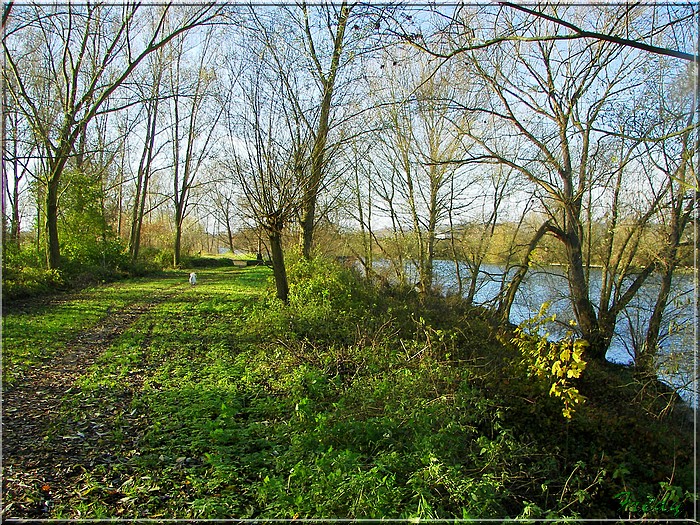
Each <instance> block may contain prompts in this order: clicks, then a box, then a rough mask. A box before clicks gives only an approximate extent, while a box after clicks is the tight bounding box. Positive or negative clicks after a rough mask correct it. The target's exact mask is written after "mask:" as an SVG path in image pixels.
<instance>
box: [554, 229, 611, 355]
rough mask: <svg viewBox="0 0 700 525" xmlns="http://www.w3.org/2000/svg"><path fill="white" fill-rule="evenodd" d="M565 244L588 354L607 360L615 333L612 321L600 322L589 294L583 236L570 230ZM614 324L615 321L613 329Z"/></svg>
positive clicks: (576, 312)
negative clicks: (610, 325) (584, 265)
mask: <svg viewBox="0 0 700 525" xmlns="http://www.w3.org/2000/svg"><path fill="white" fill-rule="evenodd" d="M565 244H566V254H567V258H568V263H569V270H568V281H569V292H570V293H571V303H572V305H573V308H574V315H575V316H576V320H577V321H578V324H579V328H580V330H581V335H582V336H583V338H584V339H585V340H586V341H588V344H589V345H590V346H589V349H588V355H590V356H591V357H593V358H595V359H598V360H605V354H606V353H607V351H608V347H609V346H610V341H611V339H612V335H613V334H612V331H611V330H610V329H609V326H607V325H609V324H610V323H604V324H605V325H606V326H605V327H602V326H601V325H600V324H599V322H598V321H599V320H598V318H597V316H596V313H595V309H594V308H593V303H592V302H591V299H590V297H589V296H588V292H589V290H588V283H587V282H586V272H585V269H584V267H583V250H582V247H581V238H580V236H579V235H578V234H576V233H574V232H568V234H567V235H566V242H565ZM601 321H602V320H601ZM614 326H615V324H614V322H613V323H612V328H613V329H614ZM601 328H604V330H601Z"/></svg>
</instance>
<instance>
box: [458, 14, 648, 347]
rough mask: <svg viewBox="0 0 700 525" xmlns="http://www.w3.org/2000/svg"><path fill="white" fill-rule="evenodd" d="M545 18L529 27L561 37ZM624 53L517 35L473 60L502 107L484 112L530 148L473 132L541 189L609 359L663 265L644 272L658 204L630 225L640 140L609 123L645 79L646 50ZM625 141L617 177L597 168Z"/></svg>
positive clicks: (572, 281) (577, 306) (575, 288)
mask: <svg viewBox="0 0 700 525" xmlns="http://www.w3.org/2000/svg"><path fill="white" fill-rule="evenodd" d="M574 14H576V12H575V11H574ZM602 14H604V15H607V16H608V20H609V22H608V23H609V24H612V26H613V28H614V27H615V26H616V24H619V23H620V20H619V18H618V17H617V16H616V13H615V12H614V11H605V10H604V11H603V13H602ZM572 16H573V15H572ZM602 20H603V19H601V23H603V22H602ZM510 23H511V24H512V23H514V22H513V21H510ZM543 24H546V23H545V22H543V21H542V20H541V19H537V20H535V21H533V22H532V23H531V24H529V25H528V26H527V27H528V31H531V32H532V33H537V34H542V33H543V32H548V33H552V34H556V28H552V27H549V28H546V27H545V28H543V27H541V26H542V25H543ZM623 49H624V48H622V47H621V46H619V45H616V44H610V43H607V42H601V41H593V42H588V41H580V40H576V41H574V42H571V43H569V44H568V45H567V46H562V45H559V44H557V43H555V41H554V40H551V41H542V40H537V41H536V42H534V43H527V44H524V43H522V42H519V41H516V42H512V43H509V44H502V45H501V46H500V47H499V48H498V50H496V49H495V48H491V51H492V53H491V54H490V55H489V57H488V58H487V57H484V56H483V55H478V56H477V55H476V54H474V55H472V60H471V63H472V66H473V68H474V72H475V74H477V75H478V76H479V77H480V78H482V79H483V81H484V82H485V85H487V86H489V88H490V89H491V91H492V92H493V93H494V94H495V95H496V97H497V98H496V102H495V103H494V104H492V105H491V106H489V107H483V108H481V110H482V112H483V113H485V114H487V115H489V118H490V119H492V120H493V121H494V122H501V123H502V124H503V125H507V126H508V129H511V130H512V131H513V132H515V133H517V134H519V135H520V136H521V137H524V138H526V139H527V141H528V142H529V144H530V149H529V151H524V152H520V154H519V155H513V153H512V152H510V151H507V150H505V149H503V148H502V147H500V146H499V145H497V144H495V143H493V141H491V140H489V138H488V136H486V135H481V134H480V133H478V132H477V133H475V132H474V131H475V130H471V132H470V134H471V136H472V137H473V138H475V140H477V141H479V142H480V144H481V146H482V147H483V151H484V156H485V157H490V158H493V159H495V160H497V161H498V162H502V163H504V164H506V165H507V166H509V167H511V168H513V169H515V170H517V171H518V172H520V173H521V174H522V175H524V176H525V177H526V178H527V179H528V180H529V181H530V182H531V183H532V184H534V185H535V187H536V188H537V191H538V192H539V193H540V195H541V196H540V199H541V202H542V204H543V206H544V207H545V209H546V210H547V213H548V214H549V216H550V219H551V220H550V221H548V222H547V223H546V224H547V228H548V230H549V232H551V233H552V234H553V235H555V236H556V237H557V238H558V239H559V241H560V242H561V243H562V246H563V248H564V249H565V251H566V259H567V270H568V275H567V277H568V278H567V282H568V285H569V291H570V298H571V304H572V308H573V312H574V315H575V317H576V320H577V322H578V325H579V329H580V330H581V334H582V336H583V337H584V338H585V339H586V340H587V341H588V342H589V343H590V346H591V349H590V354H591V355H593V356H596V357H599V358H604V356H605V354H606V351H607V349H608V346H609V344H610V341H611V339H612V337H613V335H614V330H615V322H616V318H617V316H618V315H619V313H620V312H621V311H622V310H623V309H624V308H625V307H626V305H627V304H629V302H630V301H631V299H632V298H633V297H634V295H635V294H636V293H637V291H638V290H639V289H640V287H641V286H642V284H643V283H644V281H645V280H646V279H647V278H648V277H649V275H650V274H651V273H652V271H653V267H652V266H647V267H646V268H643V269H639V268H637V267H636V266H635V265H634V264H633V262H634V254H635V253H636V248H637V247H638V242H639V239H640V233H641V228H642V227H643V225H644V224H646V223H647V222H648V221H649V219H650V217H651V215H652V214H653V213H654V210H655V209H656V206H657V204H658V200H651V201H649V202H647V203H645V208H644V209H643V210H641V211H639V212H638V213H636V216H635V217H634V218H632V215H626V216H625V224H624V227H623V225H622V224H621V223H620V219H621V216H620V214H621V213H622V212H623V205H624V200H623V199H622V197H623V193H621V190H622V183H623V180H624V179H625V176H626V175H625V174H626V173H627V172H628V170H629V168H630V166H631V163H632V162H633V160H634V158H635V155H636V152H637V148H638V146H639V143H640V141H639V140H636V141H635V140H629V141H624V140H618V138H617V137H616V136H615V133H614V130H609V129H603V128H604V127H605V125H604V123H603V121H604V118H603V117H604V116H607V115H606V111H608V110H609V109H610V108H611V107H614V104H615V103H616V101H618V100H620V99H621V97H624V95H623V91H624V90H630V89H635V87H636V86H637V85H638V83H639V82H640V80H639V78H638V77H637V76H635V75H634V74H631V73H634V72H635V71H637V70H638V69H635V68H638V66H641V63H642V60H643V59H642V58H641V57H640V56H639V55H637V54H626V55H624V54H623ZM495 51H498V52H495ZM505 57H508V60H505ZM468 109H470V110H474V109H475V108H468ZM615 144H616V145H617V146H615V147H617V149H618V150H619V151H618V152H617V153H616V155H614V156H610V157H609V158H610V160H611V161H613V162H614V163H615V166H614V167H612V176H610V175H606V173H610V171H607V170H601V169H600V166H597V165H596V159H598V158H599V153H600V152H601V151H605V150H606V148H610V147H612V146H611V145H615ZM608 169H610V166H608ZM596 187H597V188H599V190H600V191H603V190H605V189H606V188H607V189H608V190H609V191H610V193H609V194H610V195H611V197H610V199H611V200H610V201H609V202H607V203H606V204H607V205H608V206H609V209H610V215H609V217H608V220H609V230H608V232H609V235H608V240H607V246H608V249H607V253H606V255H605V257H604V260H603V262H602V264H603V284H602V286H601V290H600V294H599V298H598V301H597V304H596V302H594V300H593V299H592V297H591V293H592V290H593V287H592V286H591V282H590V275H589V273H588V270H587V268H588V267H587V264H586V254H585V249H586V230H585V220H586V209H585V201H584V199H585V197H586V195H587V194H588V192H590V191H594V188H596ZM630 211H631V209H630ZM630 220H633V221H634V222H632V223H630Z"/></svg>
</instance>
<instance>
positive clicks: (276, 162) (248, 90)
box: [226, 49, 308, 303]
mask: <svg viewBox="0 0 700 525" xmlns="http://www.w3.org/2000/svg"><path fill="white" fill-rule="evenodd" d="M259 51H260V52H261V53H265V52H266V50H265V49H261V50H259ZM251 59H253V60H254V59H255V57H251ZM250 69H251V70H250V71H249V72H248V74H247V75H245V76H244V77H242V78H241V79H240V82H238V84H239V86H240V93H241V100H240V101H238V100H236V101H229V102H230V104H229V106H228V107H227V111H226V114H227V119H226V121H227V124H228V126H227V128H228V133H229V140H230V143H231V146H232V149H233V148H236V149H237V150H238V151H236V152H232V154H230V155H229V156H228V157H227V160H226V162H227V164H228V171H229V173H231V175H232V176H233V177H234V178H235V179H236V181H237V183H238V186H239V187H240V188H241V192H242V194H243V197H244V202H245V208H246V209H245V210H244V211H245V212H247V215H248V216H249V217H250V218H251V219H253V220H254V221H255V222H256V223H257V224H258V225H259V226H260V227H261V228H262V229H263V230H264V231H265V232H266V234H267V237H268V240H269V243H270V251H271V256H272V266H273V272H274V277H275V286H276V290H277V297H278V298H279V299H280V300H282V301H283V302H285V303H287V302H288V297H289V283H288V281H287V271H286V266H285V261H284V250H283V244H282V240H283V234H284V231H285V228H286V227H287V225H288V224H289V223H290V222H291V221H293V220H294V218H295V217H296V215H297V213H298V212H299V209H300V202H301V192H302V188H303V178H304V176H305V173H306V170H307V168H308V166H307V164H306V162H307V160H308V137H307V136H306V135H304V134H303V129H304V128H303V126H301V125H300V122H299V121H298V114H297V113H295V112H294V111H293V109H290V108H289V107H288V106H287V105H286V102H287V100H288V99H286V98H285V97H284V96H283V94H284V92H283V89H284V87H283V86H282V79H280V77H279V76H278V75H277V74H276V72H274V71H272V72H270V71H269V70H266V69H264V68H258V69H257V70H256V71H253V70H252V69H253V68H250Z"/></svg>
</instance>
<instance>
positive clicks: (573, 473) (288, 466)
mask: <svg viewBox="0 0 700 525" xmlns="http://www.w3.org/2000/svg"><path fill="white" fill-rule="evenodd" d="M197 273H198V284H197V285H196V286H195V287H187V288H184V289H183V291H182V292H181V293H178V294H175V295H173V296H172V298H171V299H170V300H167V301H165V302H162V303H160V304H157V305H155V306H154V307H153V308H152V309H151V310H150V311H149V312H148V313H146V314H144V315H142V316H141V318H140V319H138V320H137V321H136V322H135V323H134V324H133V325H132V326H131V327H130V328H129V329H128V330H126V331H125V332H124V333H123V334H122V335H121V336H120V337H119V338H118V339H117V340H116V341H114V342H113V344H112V345H111V347H110V348H108V349H106V351H105V353H104V354H103V355H102V357H101V358H100V360H99V362H98V363H97V364H96V365H95V366H94V367H92V368H91V369H90V370H87V371H86V373H85V374H84V376H83V377H82V378H81V379H80V381H79V384H78V389H77V391H74V392H71V393H69V394H66V397H65V403H64V406H63V409H62V413H61V416H60V418H59V420H57V421H56V423H55V425H54V427H53V428H54V430H55V432H56V433H64V434H65V433H67V432H68V430H67V429H66V428H65V426H66V425H65V424H62V422H61V421H64V422H67V421H84V422H85V427H86V428H87V427H90V426H91V425H92V426H93V427H95V428H101V429H102V431H101V432H99V434H101V435H97V437H94V435H93V437H91V435H89V434H87V433H86V432H81V433H82V434H83V435H82V437H80V436H79V435H78V437H80V439H85V440H86V441H88V440H90V439H97V440H99V443H102V445H101V446H103V447H104V448H105V450H104V451H103V454H101V455H96V456H95V458H98V459H93V460H92V464H89V465H82V464H81V465H76V466H75V468H74V469H73V475H72V478H71V479H72V484H73V486H72V487H71V490H66V491H64V493H63V494H62V495H61V497H56V498H55V501H53V502H52V503H51V505H50V510H49V513H50V516H49V517H51V518H77V517H81V518H108V517H121V518H154V519H156V518H210V519H211V518H259V519H263V518H382V517H383V518H414V517H420V518H530V519H533V520H535V519H538V518H577V517H584V518H628V517H688V516H690V515H692V508H693V502H692V500H693V498H694V496H693V495H692V494H691V491H692V479H693V474H692V472H693V470H692V469H693V457H692V452H693V450H692V435H691V434H690V432H689V430H688V429H687V428H683V426H682V425H681V424H680V423H679V422H678V421H676V420H674V419H669V418H666V419H663V418H658V417H655V415H654V413H653V408H654V406H655V405H654V402H652V401H648V400H646V399H642V397H641V396H640V395H638V394H639V391H638V390H635V389H634V388H632V387H630V386H629V384H628V383H629V382H630V381H629V377H627V376H625V375H624V374H625V373H626V372H624V371H622V372H621V371H619V370H608V369H607V368H606V367H604V366H601V365H598V366H596V365H593V364H590V365H589V369H588V375H587V378H586V379H585V380H582V381H581V382H580V385H579V388H580V390H581V392H582V394H583V395H585V396H586V397H587V399H586V401H585V402H584V403H583V405H582V406H580V407H578V408H577V410H576V412H575V413H574V415H573V417H572V418H571V420H568V419H566V418H564V417H562V407H561V402H560V401H559V400H557V399H555V398H553V397H551V396H549V395H547V389H546V388H544V387H543V386H542V384H541V383H540V382H538V381H536V380H535V379H534V378H532V377H530V376H529V375H528V374H527V373H526V371H525V370H524V369H523V367H522V366H521V365H520V364H519V363H520V361H521V357H519V354H518V353H517V350H516V349H515V347H514V346H513V345H509V344H503V343H501V342H499V340H498V339H497V338H496V336H495V333H494V332H493V330H492V328H491V327H490V325H489V323H488V322H487V321H486V320H485V318H484V317H483V316H482V315H480V313H479V312H478V311H473V310H470V309H467V308H465V307H463V306H461V305H459V304H452V303H450V302H449V301H446V300H442V299H434V300H431V301H420V300H418V298H416V297H415V296H414V295H413V294H411V293H406V294H397V293H395V292H389V291H383V292H381V293H380V292H379V291H377V290H375V289H373V288H371V287H368V286H365V285H364V284H362V283H360V282H359V281H357V280H356V279H355V278H354V277H353V275H352V274H350V273H348V272H346V271H343V270H340V269H338V268H336V267H335V266H334V265H333V264H330V263H327V262H324V261H322V260H317V261H313V262H311V263H309V262H303V261H298V262H296V263H294V264H292V265H291V268H290V280H291V283H292V291H291V304H290V305H289V306H286V307H285V306H282V305H280V304H279V303H278V302H277V301H276V300H275V299H274V298H273V297H272V295H271V294H272V292H271V290H272V287H271V286H270V284H269V279H270V273H271V272H270V270H269V269H267V268H265V267H254V268H245V269H215V270H213V269H209V270H206V269H199V270H198V271H197ZM179 278H180V279H184V278H185V277H182V276H179ZM173 279H174V277H173ZM162 284H163V281H157V282H156V281H154V282H152V283H151V282H148V281H134V282H132V283H130V284H126V283H122V284H120V285H116V286H114V287H109V288H103V289H101V291H100V292H98V291H95V292H91V294H92V293H94V294H95V295H94V296H93V297H92V298H91V296H90V294H87V295H86V296H85V297H84V298H83V299H80V300H81V301H85V303H84V304H85V305H91V306H90V308H92V309H93V310H95V312H94V313H90V311H91V310H89V309H86V310H85V311H86V312H87V315H86V316H85V317H82V318H81V319H82V321H81V323H84V324H85V325H89V324H90V323H91V322H94V321H95V319H97V318H99V316H100V312H102V313H104V311H102V310H101V309H103V308H106V305H105V304H104V303H105V302H115V304H116V302H117V301H124V302H125V303H126V302H128V301H130V300H131V299H133V298H134V297H135V296H136V295H139V294H145V293H148V287H149V286H162ZM100 294H104V295H101V296H100ZM106 297H109V298H110V299H109V300H108V301H106V300H105V298H106ZM76 304H77V303H76ZM81 304H83V303H81ZM120 304H121V303H120ZM64 307H65V309H66V311H70V310H71V308H72V307H71V306H70V305H64ZM33 315H34V317H32V318H31V322H32V326H34V328H33V329H31V328H29V327H28V326H25V325H23V324H22V321H21V320H20V319H17V318H14V317H13V316H8V318H7V319H6V320H5V322H6V324H5V326H6V329H7V332H8V337H7V339H6V341H5V342H6V348H7V355H9V356H10V360H9V361H8V362H9V363H10V369H11V370H10V371H8V377H14V374H15V372H14V370H15V369H17V368H21V367H22V366H26V365H27V364H28V363H30V362H31V359H27V358H26V355H25V353H26V352H27V351H28V350H26V349H27V348H32V344H31V343H29V342H25V341H24V340H23V339H24V338H25V337H27V338H31V337H33V338H35V339H33V341H43V340H46V341H48V342H49V344H53V345H54V346H55V348H56V351H59V349H60V345H61V343H62V342H63V341H64V340H65V338H66V337H68V336H67V335H66V332H65V330H64V328H65V325H62V324H61V323H59V322H57V321H55V320H54V319H55V317H56V316H57V315H58V314H57V313H56V311H55V310H53V309H50V308H49V309H47V310H45V311H43V312H35V313H34V314H33ZM66 315H68V314H66ZM25 319H27V318H26V317H25ZM54 326H58V328H53V327H54ZM38 327H40V328H38ZM44 327H46V330H44ZM3 337H5V335H4V336H3ZM502 339H503V338H502ZM17 349H24V350H17ZM15 355H17V356H20V357H13V356H15ZM126 390H128V391H129V392H130V393H129V395H128V396H126V397H125V395H124V392H125V391H126ZM125 399H127V400H128V404H126V405H125V403H126V402H125V401H124V400H125ZM115 407H116V408H115ZM105 417H107V418H109V419H110V421H109V422H108V423H109V424H106V423H107V422H105V424H104V425H102V423H100V419H101V418H105ZM62 425H63V426H62ZM81 428H82V427H81ZM91 428H92V427H91ZM87 445H89V443H87V442H86V446H87ZM90 446H92V445H90ZM644 505H646V506H644Z"/></svg>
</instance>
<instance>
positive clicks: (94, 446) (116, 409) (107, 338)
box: [2, 285, 184, 518]
mask: <svg viewBox="0 0 700 525" xmlns="http://www.w3.org/2000/svg"><path fill="white" fill-rule="evenodd" d="M183 289H184V288H183V286H182V285H176V286H173V287H168V288H165V289H162V290H161V291H159V292H158V293H156V294H154V295H153V296H151V297H149V298H148V300H146V301H144V302H139V303H135V304H131V305H129V306H127V307H126V308H124V309H122V310H118V311H113V312H110V313H109V314H108V315H107V316H106V317H104V318H103V319H102V320H100V322H98V323H97V325H96V326H94V327H92V328H89V329H87V330H85V331H83V332H80V333H79V334H77V335H76V337H75V338H74V339H73V340H72V341H71V342H70V343H68V344H67V345H66V349H65V352H60V353H57V357H56V358H55V359H51V360H49V361H47V362H46V363H45V364H43V365H42V366H40V367H35V368H32V369H30V370H28V371H27V373H26V374H25V376H24V377H23V378H22V380H21V381H20V382H19V383H18V384H17V385H14V386H12V387H10V388H8V389H7V390H6V391H4V392H3V393H2V463H3V465H2V472H3V478H2V494H3V497H2V505H3V509H2V516H3V518H14V517H17V518H50V517H51V508H52V507H53V506H54V505H55V504H56V503H57V502H60V501H61V500H62V499H63V498H64V497H65V496H66V495H67V494H68V491H75V490H76V487H75V485H76V479H75V478H76V477H79V476H81V475H83V474H85V473H86V472H89V470H90V469H91V468H93V467H94V466H95V465H98V464H106V465H109V464H112V463H114V462H115V461H120V460H121V459H122V458H118V457H115V456H113V455H112V454H108V453H105V450H108V451H109V450H114V449H113V448H112V447H109V446H105V445H106V443H105V442H104V441H105V439H109V435H110V434H111V433H110V430H111V428H112V427H113V420H114V416H117V415H119V416H120V420H121V423H120V426H124V425H126V426H128V427H129V428H131V430H132V432H131V433H130V436H129V437H128V438H127V439H126V441H127V442H126V443H124V442H122V443H120V444H119V447H117V448H118V449H119V450H123V449H125V448H127V449H128V448H129V447H128V445H129V444H130V443H129V440H132V441H133V440H135V439H137V438H138V433H137V432H133V430H134V429H135V428H138V426H139V425H141V426H143V425H145V424H146V422H145V418H144V417H143V416H141V415H138V414H135V413H129V412H128V411H127V410H126V409H127V408H128V407H129V405H130V401H131V397H132V394H133V392H134V391H135V390H137V389H138V387H139V386H140V384H141V381H142V378H141V377H139V375H138V374H134V375H131V376H129V378H128V380H127V381H126V382H125V384H124V385H123V386H124V389H123V395H122V396H121V398H120V399H116V400H115V399H111V400H110V403H108V404H107V405H106V406H101V407H94V406H93V407H90V406H86V407H85V408H84V414H83V416H82V417H81V418H80V419H79V420H77V421H68V422H64V421H61V422H60V423H59V422H57V421H56V415H58V414H59V412H60V409H61V406H62V403H63V402H64V399H65V396H67V395H70V394H71V393H72V392H76V393H78V392H79V389H77V388H75V387H74V383H75V381H76V380H77V379H78V378H79V377H80V376H81V375H83V374H84V373H85V372H86V371H87V370H88V368H89V367H90V366H91V365H93V364H94V363H95V362H96V360H97V359H98V357H99V356H100V355H101V354H102V352H104V351H105V350H106V349H107V348H108V347H109V346H110V345H111V343H112V342H113V341H114V340H115V339H116V338H117V337H119V336H120V335H121V334H122V333H123V332H124V331H125V330H127V329H128V328H129V327H130V326H131V325H132V324H133V323H134V322H135V321H136V320H137V319H138V318H139V317H140V316H141V315H143V314H144V313H146V312H148V311H149V310H151V309H152V308H153V307H154V306H155V305H157V304H159V303H161V302H163V301H165V300H167V299H168V298H170V297H172V296H173V295H175V294H176V293H178V292H181V291H182V290H183ZM125 412H126V414H125ZM59 434H60V435H59ZM124 445H126V447H125V446H124Z"/></svg>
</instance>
